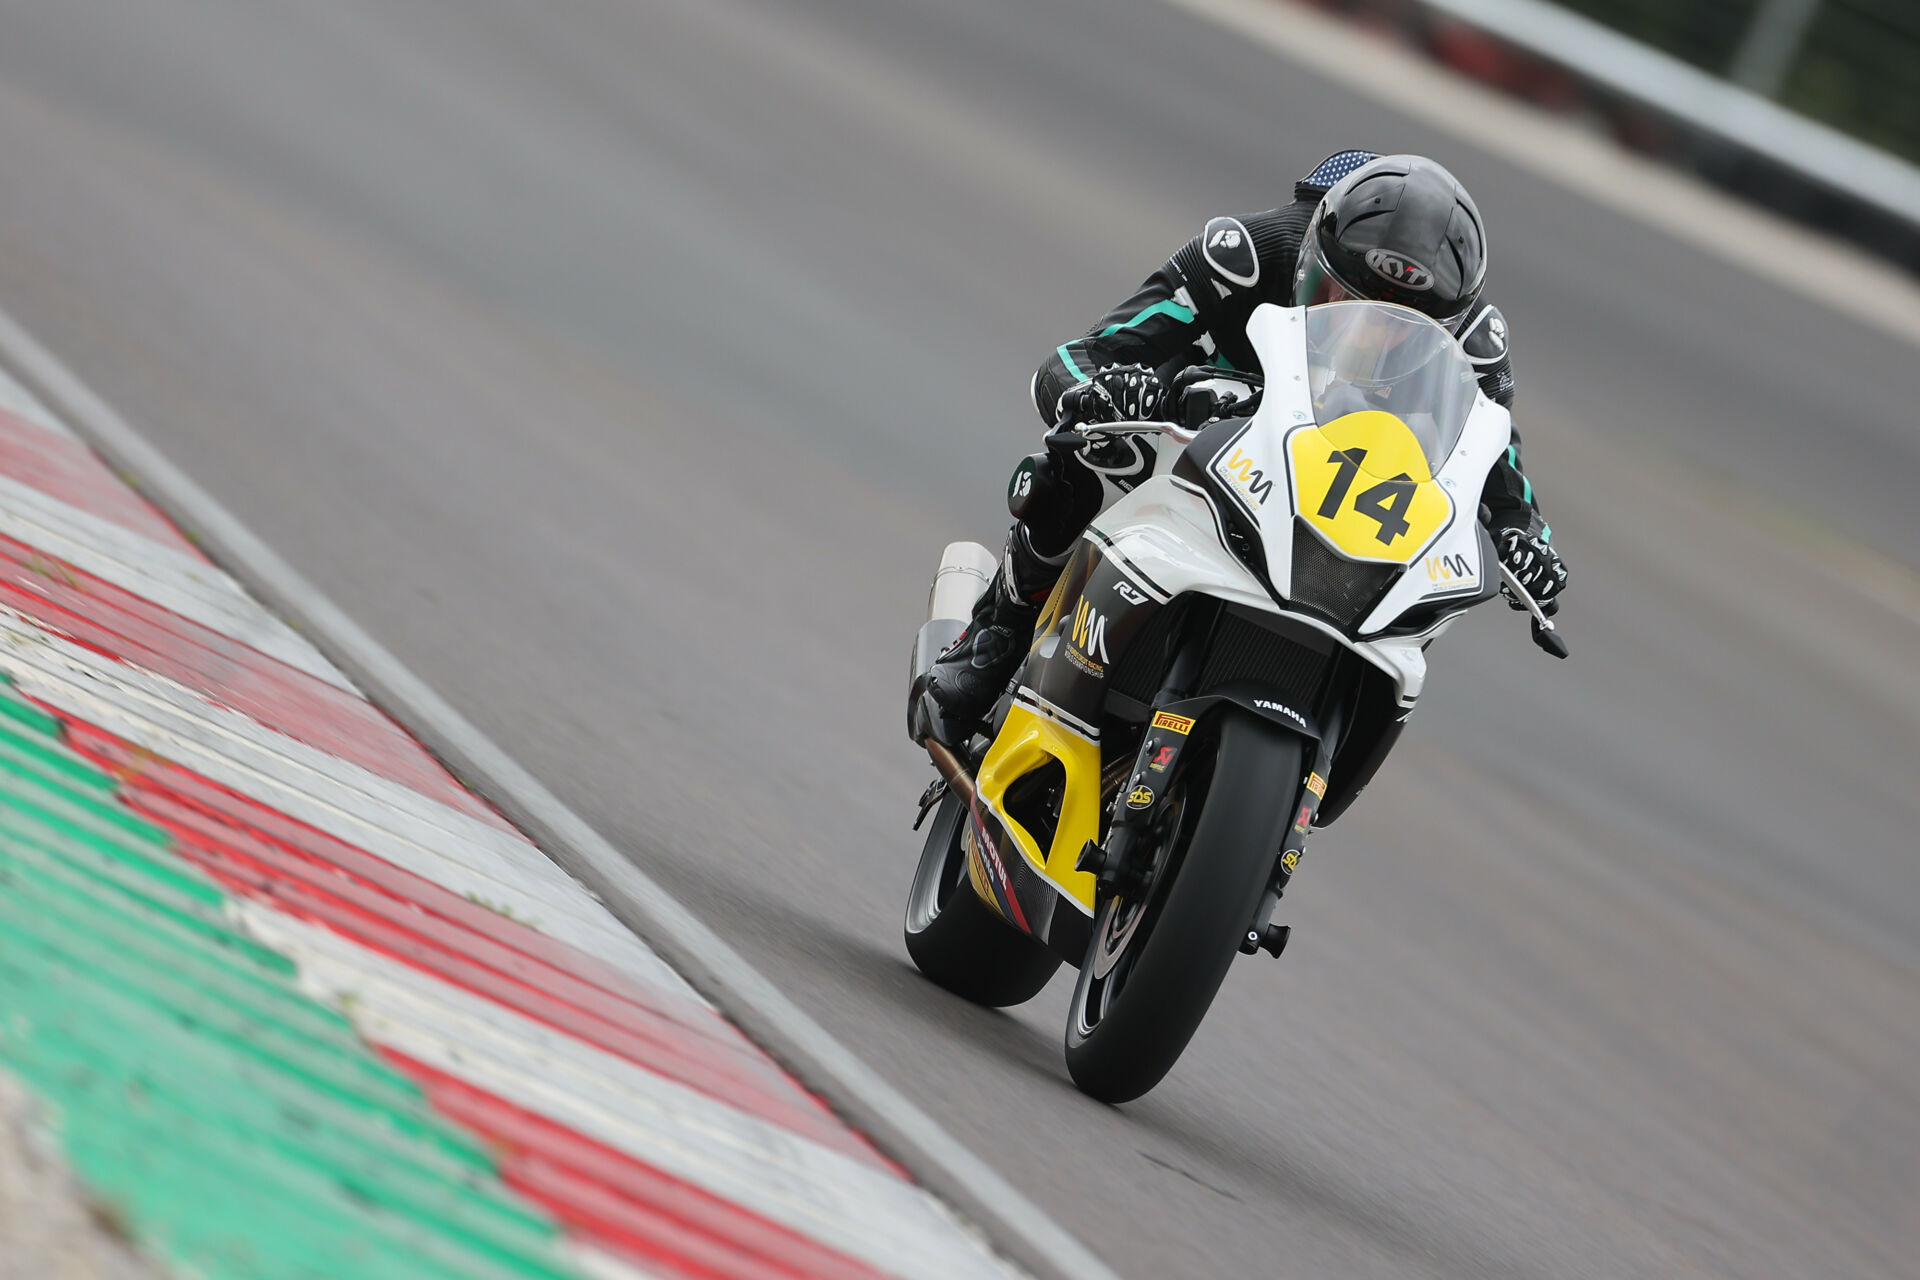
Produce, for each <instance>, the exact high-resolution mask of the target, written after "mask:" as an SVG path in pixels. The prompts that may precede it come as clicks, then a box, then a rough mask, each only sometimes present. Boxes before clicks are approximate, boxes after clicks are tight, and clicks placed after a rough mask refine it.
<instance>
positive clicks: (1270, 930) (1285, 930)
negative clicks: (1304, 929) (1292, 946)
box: [1240, 924, 1293, 960]
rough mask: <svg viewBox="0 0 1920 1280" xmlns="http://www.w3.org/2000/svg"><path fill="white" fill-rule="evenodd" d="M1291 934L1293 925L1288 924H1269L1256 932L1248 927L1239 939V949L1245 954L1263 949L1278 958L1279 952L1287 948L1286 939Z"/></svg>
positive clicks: (1252, 953)
mask: <svg viewBox="0 0 1920 1280" xmlns="http://www.w3.org/2000/svg"><path fill="white" fill-rule="evenodd" d="M1292 936H1293V926H1292V925H1290V924H1270V925H1268V926H1267V927H1266V928H1265V929H1262V930H1260V931H1259V932H1258V933H1256V932H1254V931H1253V930H1252V929H1249V930H1247V933H1246V936H1245V937H1244V938H1242V939H1241V940H1240V950H1241V952H1242V953H1243V954H1245V955H1254V954H1256V953H1258V952H1261V951H1264V952H1266V953H1267V954H1268V955H1270V956H1272V957H1273V958H1274V959H1276V960H1278V959H1279V958H1280V953H1281V952H1282V951H1285V950H1286V949H1287V939H1288V938H1290V937H1292Z"/></svg>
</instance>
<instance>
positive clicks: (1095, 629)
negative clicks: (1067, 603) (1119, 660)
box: [1073, 600, 1111, 662]
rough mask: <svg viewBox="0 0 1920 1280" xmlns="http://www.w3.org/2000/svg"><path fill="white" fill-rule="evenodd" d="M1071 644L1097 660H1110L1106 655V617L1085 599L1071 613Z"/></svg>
mask: <svg viewBox="0 0 1920 1280" xmlns="http://www.w3.org/2000/svg"><path fill="white" fill-rule="evenodd" d="M1073 644H1074V647H1075V648H1076V649H1078V650H1080V652H1082V653H1084V654H1086V655H1087V656H1088V657H1089V658H1092V659H1094V660H1095V661H1097V662H1108V661H1111V659H1109V658H1108V657H1107V619H1106V618H1105V617H1104V616H1103V615H1102V614H1101V613H1100V611H1099V610H1098V609H1095V608H1094V607H1093V606H1092V605H1090V604H1088V603H1087V602H1086V601H1085V600H1082V601H1081V602H1080V608H1079V609H1078V610H1077V611H1075V613H1074V615H1073Z"/></svg>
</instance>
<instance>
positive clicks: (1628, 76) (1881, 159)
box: [1305, 0, 1920, 272]
mask: <svg viewBox="0 0 1920 1280" xmlns="http://www.w3.org/2000/svg"><path fill="white" fill-rule="evenodd" d="M1305 2H1306V3H1309V4H1312V5H1314V6H1315V7H1316V8H1321V9H1326V10H1331V11H1333V12H1336V13H1344V14H1348V15H1351V16H1356V17H1360V18H1363V19H1366V20H1369V21H1371V22H1375V23H1385V24H1387V25H1389V26H1392V27H1393V28H1395V29H1397V30H1398V31H1399V32H1401V33H1402V34H1403V35H1405V36H1406V37H1408V38H1409V39H1411V40H1413V41H1414V42H1415V43H1417V44H1419V45H1421V46H1422V47H1424V48H1425V49H1427V51H1428V52H1429V53H1431V54H1433V55H1434V56H1435V57H1436V58H1438V59H1439V60H1441V61H1443V62H1445V63H1447V64H1449V65H1451V66H1453V67H1454V68H1455V69H1457V70H1461V71H1464V72H1466V73H1467V74H1470V75H1473V76H1475V77H1476V78H1479V79H1482V80H1485V81H1488V82H1489V83H1492V84H1494V85H1495V86H1497V87H1499V88H1503V89H1507V90H1509V91H1512V92H1516V93H1519V94H1520V95H1521V96H1524V97H1530V98H1533V99H1535V100H1537V101H1543V102H1546V103H1548V104H1549V105H1557V106H1562V107H1565V106H1576V107H1585V108H1587V109H1589V110H1593V111H1596V112H1598V113H1599V114H1601V115H1602V116H1604V117H1605V118H1606V119H1607V120H1608V121H1609V123H1610V124H1611V126H1612V128H1613V130H1614V132H1615V133H1616V134H1618V135H1619V136H1620V137H1621V139H1622V140H1623V141H1625V142H1627V143H1628V144H1629V145H1631V146H1634V147H1636V148H1637V149H1640V150H1645V151H1651V152H1653V153H1654V154H1657V155H1660V156H1662V157H1664V158H1666V159H1669V160H1672V161H1675V162H1677V163H1680V164H1683V165H1686V166H1687V167H1690V168H1693V169H1694V170H1696V171H1698V172H1699V173H1700V174H1701V175H1702V176H1703V177H1705V178H1707V179H1709V180H1710V181H1713V182H1714V183H1716V184H1718V185H1720V186H1723V187H1726V188H1728V189H1730V190H1732V191H1734V192H1735V193H1737V194H1739V195H1742V196H1745V197H1747V198H1748V199H1751V200H1753V201H1755V202H1756V203H1759V204H1763V205H1766V206H1767V207H1769V208H1771V209H1773V210H1774V211H1776V212H1778V213H1782V214H1785V215H1786V216H1788V217H1791V218H1794V219H1795V220H1797V221H1800V222H1804V223H1807V224H1809V225H1811V226H1814V227H1816V228H1819V229H1820V230H1823V231H1828V232H1831V233H1833V234H1836V235H1840V236H1843V237H1845V238H1846V239H1848V240H1851V241H1853V242H1855V243H1857V244H1859V245H1860V246H1861V247H1863V248H1866V249H1868V250H1871V251H1872V252H1874V253H1877V254H1880V255H1882V256H1884V257H1888V258H1891V259H1893V260H1894V261H1896V262H1899V263H1901V264H1902V265H1904V266H1906V267H1907V268H1908V269H1910V270H1913V271H1915V272H1920V167H1916V166H1915V165H1912V164H1910V163H1908V162H1907V161H1906V160H1903V159H1901V158H1900V157H1898V156H1895V155H1892V154H1890V153H1888V152H1885V151H1882V150H1880V149H1879V148H1877V147H1873V146H1869V145H1868V144H1866V143H1864V142H1861V141H1860V140H1859V139H1857V138H1854V137H1851V136H1849V135H1847V134H1845V133H1842V132H1841V131H1839V130H1838V129H1834V128H1831V127H1829V126H1827V125H1824V124H1821V123H1819V122H1818V121H1815V120H1810V119H1808V118H1807V117H1805V116H1803V115H1800V114H1798V113H1796V112H1793V111H1789V110H1787V109H1786V108H1784V107H1782V106H1780V105H1779V104H1777V103H1774V102H1771V101H1769V100H1768V99H1766V98H1763V97H1761V96H1759V95H1758V94H1755V93H1752V92H1750V91H1748V90H1746V89H1743V88H1741V87H1740V86H1738V85H1735V84H1732V83H1729V82H1728V81H1725V80H1721V79H1719V78H1717V77H1715V76H1712V75H1709V74H1708V73H1706V72H1704V71H1701V70H1700V69H1698V68H1697V67H1693V66H1690V65H1688V64H1687V63H1685V62H1682V61H1681V60H1680V59H1678V58H1675V57H1673V56H1671V55H1669V54H1666V53H1663V52H1661V51H1660V50H1658V49H1654V48H1651V47H1649V46H1647V45H1644V44H1641V43H1640V42H1639V41H1636V40H1633V39H1631V38H1629V37H1627V36H1624V35H1622V34H1620V33H1619V32H1617V31H1614V30H1612V29H1611V28H1609V27H1606V26H1603V25H1601V24H1600V23H1598V22H1595V21H1593V20H1592V19H1590V18H1587V17H1584V16H1582V15H1580V14H1577V13H1574V12H1571V11H1570V10H1567V9H1563V8H1561V7H1559V6H1558V5H1555V4H1551V3H1547V2H1546V0H1305ZM1463 27H1464V28H1466V29H1467V30H1466V31H1464V32H1463V30H1462V28H1463ZM1463 37H1466V38H1463ZM1539 64H1546V66H1545V68H1543V67H1541V66H1540V65H1539ZM1543 70H1546V71H1549V72H1552V71H1557V72H1559V73H1561V74H1560V75H1558V76H1552V75H1549V76H1547V77H1545V78H1544V79H1543V76H1542V74H1541V73H1542V71H1543Z"/></svg>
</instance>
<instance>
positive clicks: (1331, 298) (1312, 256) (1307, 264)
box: [1293, 228, 1363, 307]
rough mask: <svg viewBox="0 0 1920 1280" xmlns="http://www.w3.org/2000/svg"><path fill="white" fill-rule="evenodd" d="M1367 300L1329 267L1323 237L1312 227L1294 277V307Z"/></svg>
mask: <svg viewBox="0 0 1920 1280" xmlns="http://www.w3.org/2000/svg"><path fill="white" fill-rule="evenodd" d="M1350 301H1363V299H1362V298H1361V296H1360V294H1358V293H1356V292H1355V291H1354V290H1352V289H1350V288H1348V287H1347V283H1346V281H1344V280H1342V279H1341V278H1340V277H1339V276H1337V275H1335V274H1334V273H1333V268H1332V267H1330V266H1328V265H1327V259H1326V257H1325V256H1324V255H1323V254H1322V253H1321V252H1320V245H1319V238H1318V237H1317V236H1315V235H1314V234H1313V228H1308V230H1307V235H1306V237H1305V241H1304V243H1302V244H1301V246H1300V269H1299V270H1298V271H1297V272H1295V273H1294V278H1293V305H1294V306H1296V307H1317V306H1319V305H1320V304H1321V303H1323V302H1350Z"/></svg>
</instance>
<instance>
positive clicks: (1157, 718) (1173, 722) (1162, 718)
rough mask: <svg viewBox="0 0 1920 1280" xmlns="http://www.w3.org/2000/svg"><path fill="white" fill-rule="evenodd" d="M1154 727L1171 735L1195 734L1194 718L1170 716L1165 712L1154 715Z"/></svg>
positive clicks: (1157, 712)
mask: <svg viewBox="0 0 1920 1280" xmlns="http://www.w3.org/2000/svg"><path fill="white" fill-rule="evenodd" d="M1153 727H1154V728H1156V729H1166V730H1168V731H1169V732H1171V733H1179V734H1187V733H1192V732H1193V717H1191V716H1175V715H1169V714H1167V713H1166V712H1164V711H1156V712H1154V713H1153Z"/></svg>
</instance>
